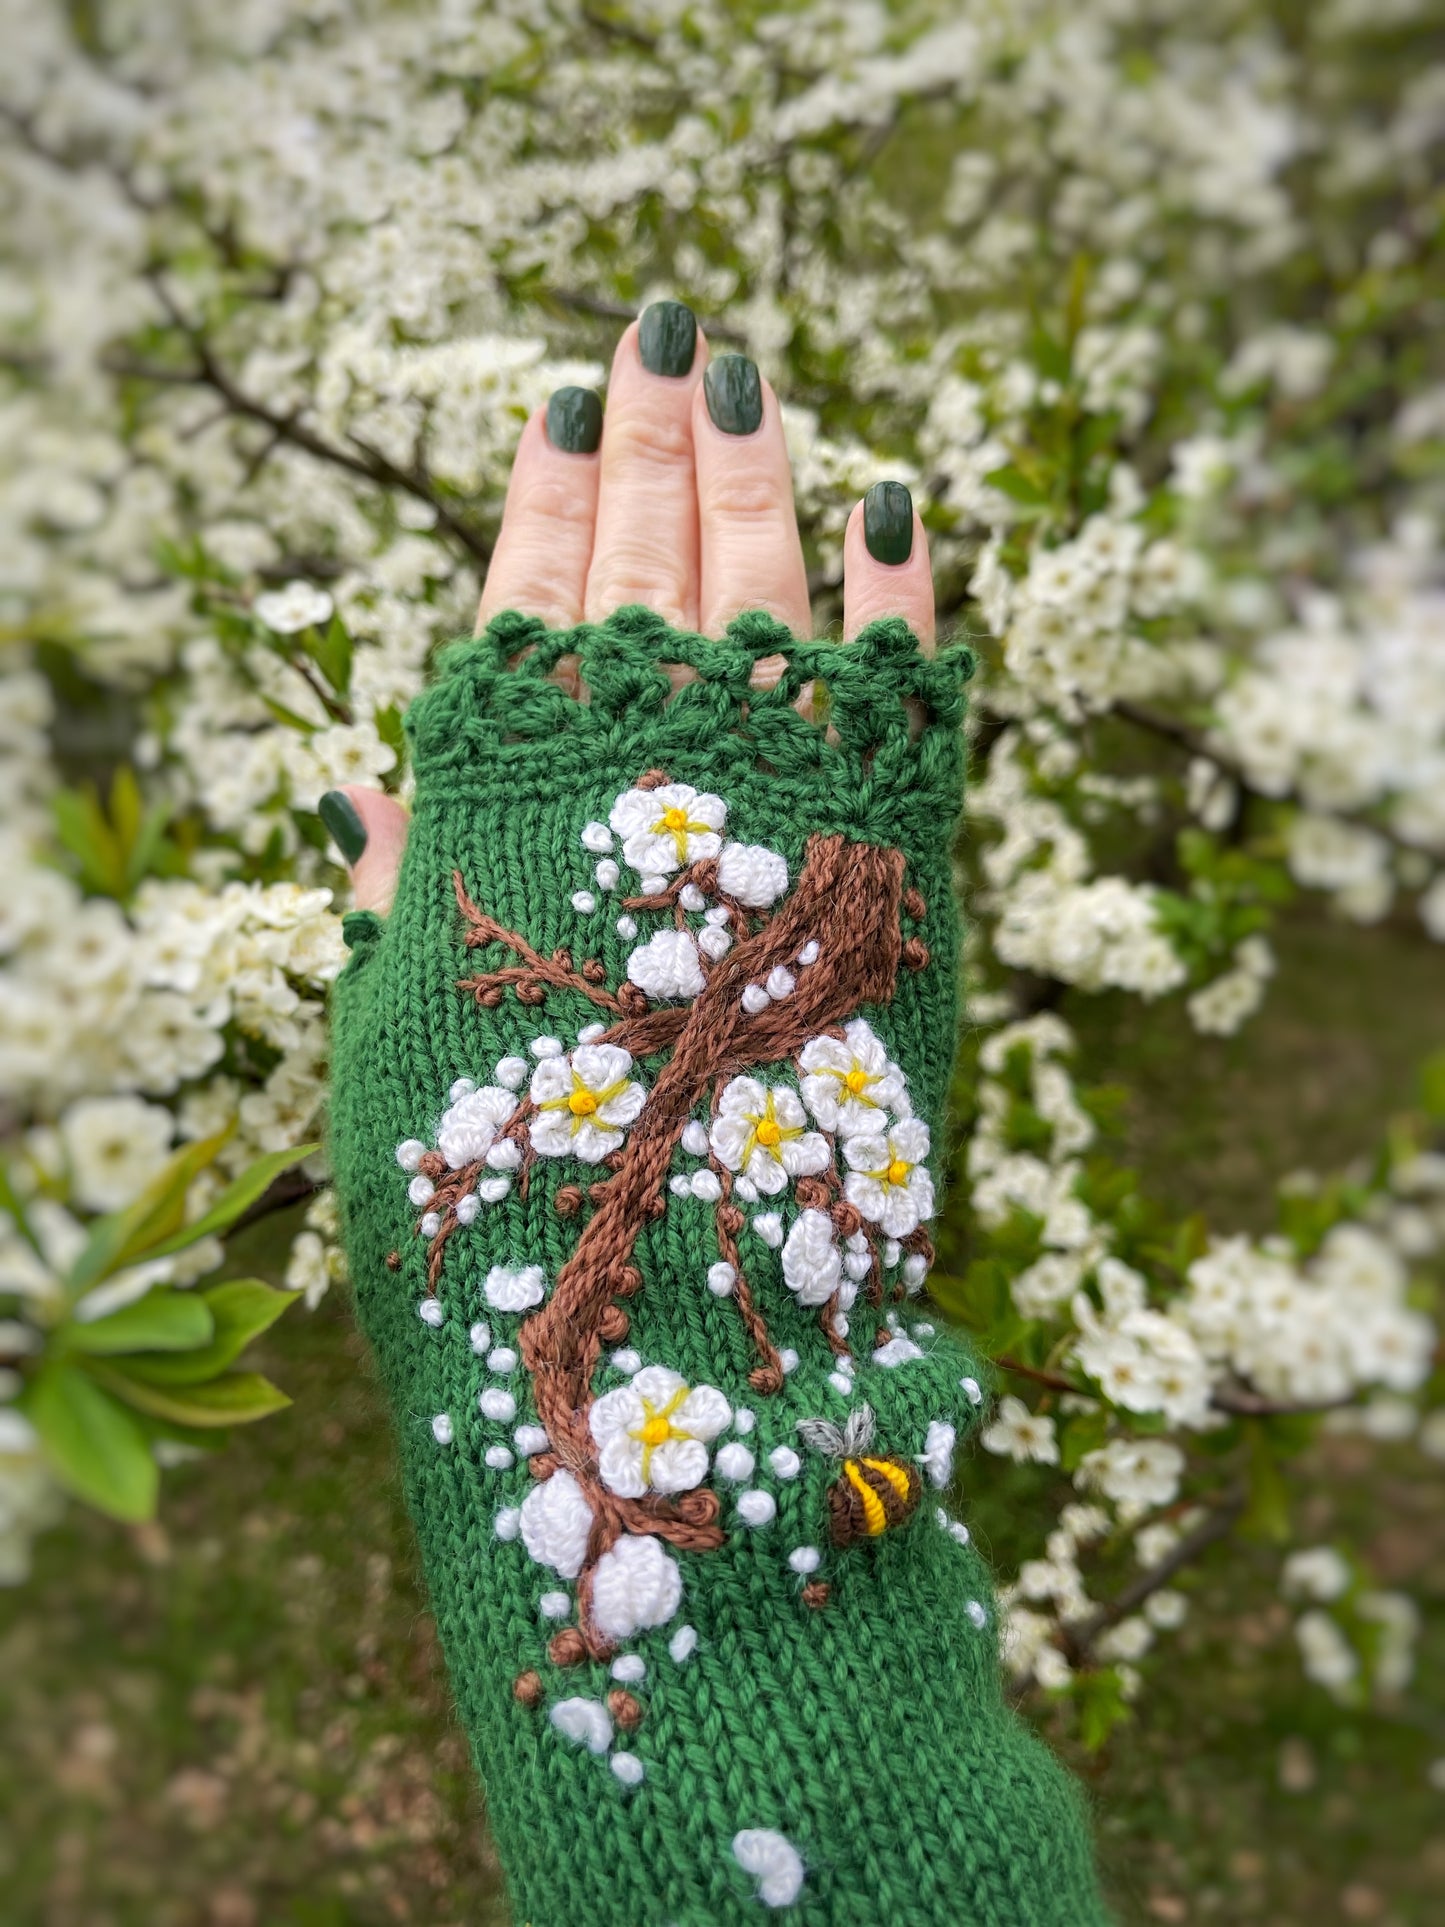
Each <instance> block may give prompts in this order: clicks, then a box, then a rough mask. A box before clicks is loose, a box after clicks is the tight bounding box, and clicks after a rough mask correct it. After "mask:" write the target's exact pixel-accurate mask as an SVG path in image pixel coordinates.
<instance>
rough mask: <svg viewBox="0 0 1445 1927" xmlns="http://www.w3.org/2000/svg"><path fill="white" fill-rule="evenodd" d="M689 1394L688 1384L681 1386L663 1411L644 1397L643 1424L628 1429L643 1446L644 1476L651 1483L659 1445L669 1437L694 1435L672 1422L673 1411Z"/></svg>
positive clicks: (687, 1437)
mask: <svg viewBox="0 0 1445 1927" xmlns="http://www.w3.org/2000/svg"><path fill="white" fill-rule="evenodd" d="M687 1396H688V1388H687V1386H686V1385H681V1386H679V1387H678V1389H677V1390H676V1391H675V1392H674V1393H673V1395H672V1397H671V1398H670V1399H669V1400H668V1401H667V1403H666V1405H664V1406H663V1408H662V1410H661V1411H658V1410H657V1408H656V1407H655V1406H654V1405H653V1404H652V1403H651V1401H650V1400H648V1399H643V1401H642V1410H643V1413H644V1417H643V1421H642V1423H641V1425H635V1426H631V1427H629V1429H628V1433H627V1436H628V1437H629V1438H631V1439H636V1440H637V1442H638V1444H639V1445H640V1446H641V1447H642V1476H643V1478H644V1479H645V1480H647V1481H648V1483H649V1484H650V1483H651V1480H652V1455H653V1453H654V1452H655V1451H656V1450H657V1448H658V1446H659V1445H666V1444H667V1441H668V1440H669V1439H690V1438H691V1437H692V1433H691V1432H685V1431H683V1429H682V1427H681V1426H678V1425H674V1424H673V1422H672V1415H673V1413H674V1412H675V1411H676V1410H677V1408H678V1407H679V1406H680V1405H681V1404H682V1402H683V1400H684V1399H686V1398H687Z"/></svg>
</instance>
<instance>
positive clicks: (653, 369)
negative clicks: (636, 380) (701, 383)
mask: <svg viewBox="0 0 1445 1927" xmlns="http://www.w3.org/2000/svg"><path fill="white" fill-rule="evenodd" d="M696 350H697V316H696V315H695V314H694V313H693V311H692V309H691V308H688V307H685V306H684V305H683V303H682V302H681V301H654V302H653V304H652V306H651V307H650V308H644V309H643V310H642V319H641V321H639V322H638V324H637V352H638V353H639V354H640V355H641V356H642V365H643V367H644V368H645V369H646V370H647V372H648V374H649V375H671V376H673V377H676V376H678V375H687V374H691V372H692V358H693V355H694V353H695V352H696Z"/></svg>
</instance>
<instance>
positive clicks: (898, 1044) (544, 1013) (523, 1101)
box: [331, 609, 1106, 1927]
mask: <svg viewBox="0 0 1445 1927" xmlns="http://www.w3.org/2000/svg"><path fill="white" fill-rule="evenodd" d="M772 657H777V658H781V660H782V674H781V676H780V678H779V680H778V681H777V683H776V686H775V687H773V688H771V689H768V690H757V689H754V688H752V687H751V678H752V676H753V672H754V670H755V668H756V665H757V664H758V663H759V662H760V661H761V660H762V659H763V658H772ZM665 663H682V664H686V665H688V667H689V669H690V670H691V671H692V672H693V673H692V677H691V679H690V680H688V681H686V682H684V683H683V685H682V686H681V687H680V688H678V689H676V690H674V689H673V688H672V686H671V684H670V682H669V680H668V678H667V676H666V674H665V672H664V670H663V668H662V667H661V665H663V664H665ZM970 666H971V665H970V660H969V658H968V656H967V654H966V652H963V651H951V652H945V653H943V654H941V655H939V656H938V657H937V658H935V659H931V660H930V659H927V658H925V657H923V656H922V655H921V654H920V653H919V651H918V649H917V645H916V642H915V639H914V637H913V636H912V634H911V633H910V632H909V630H908V629H907V628H906V626H905V625H903V624H902V623H901V622H880V623H876V624H874V625H872V626H871V627H870V628H869V629H868V630H866V631H865V632H864V634H863V635H862V636H860V637H859V638H858V639H857V640H856V641H854V642H852V643H850V644H846V645H841V644H834V643H803V642H797V641H795V640H793V639H792V638H791V637H790V636H789V635H788V634H787V633H786V632H785V631H784V630H783V629H782V628H781V627H780V626H779V625H778V624H777V623H776V622H774V621H773V620H772V619H771V618H769V617H766V616H762V615H757V614H752V615H746V616H743V617H740V618H739V619H738V620H737V621H736V622H735V623H734V624H733V625H732V627H731V629H730V630H729V632H728V635H727V637H726V638H725V639H724V640H722V641H709V640H704V639H702V638H700V637H696V636H690V635H685V634H681V633H679V632H678V631H676V630H673V629H671V628H669V627H668V626H667V625H666V624H665V623H664V622H663V621H662V620H661V619H660V618H659V617H657V616H655V615H653V614H651V613H650V612H648V611H646V610H642V609H627V610H623V611H621V612H619V613H618V614H617V615H615V616H613V617H611V618H609V619H608V620H607V621H606V622H604V623H601V624H596V625H586V626H583V627H580V628H578V629H575V630H571V631H567V632H560V633H557V632H549V631H547V630H546V629H545V628H544V627H543V626H542V625H541V624H540V623H538V622H536V621H534V620H532V619H530V618H525V617H521V616H518V615H514V614H512V615H504V616H500V617H498V618H497V619H496V620H495V621H494V622H493V623H492V624H491V626H490V628H489V629H488V630H487V632H486V633H485V634H484V635H483V636H481V637H478V638H476V639H474V640H471V641H468V642H464V643H458V644H454V645H453V646H452V647H451V648H450V649H449V650H447V651H446V652H445V654H444V655H443V658H442V660H441V664H440V669H439V674H438V678H437V680H436V681H435V683H434V684H433V686H432V687H431V688H429V689H428V690H427V691H426V693H425V694H423V695H422V696H421V697H419V698H418V699H417V701H416V702H415V703H414V704H413V706H412V708H411V711H410V713H409V715H408V717H407V719H406V728H407V733H408V736H409V738H410V742H411V748H412V754H413V761H414V767H415V771H416V802H415V810H414V815H413V818H412V824H411V830H410V835H409V839H408V843H407V849H406V855H405V859H404V862H403V867H402V873H401V879H400V883H399V887H398V890H397V896H396V901H395V905H394V907H393V909H392V911H391V913H390V914H389V916H388V917H387V918H386V919H385V920H384V921H382V920H381V919H378V918H376V917H373V916H370V915H365V914H355V915H353V916H351V917H349V918H348V919H347V922H346V931H347V937H348V940H349V942H350V943H351V945H352V957H351V960H350V962H349V964H348V966H347V968H346V970H345V972H344V973H343V975H342V977H341V979H340V980H339V982H338V984H337V987H336V993H335V999H334V1013H333V1015H334V1023H333V1032H334V1070H333V1116H332V1133H331V1137H332V1154H333V1159H334V1164H335V1170H336V1178H337V1185H338V1189H339V1194H340V1198H341V1203H342V1209H343V1220H344V1224H345V1235H346V1241H347V1246H348V1251H349V1255H350V1259H351V1266H352V1272H353V1276H354V1278H355V1281H356V1295H357V1303H358V1309H359V1313H360V1316H361V1319H362V1321H363V1323H364V1326H365V1328H366V1330H367V1332H368V1334H369V1336H370V1339H371V1341H372V1343H373V1345H374V1347H375V1349H376V1353H377V1356H378V1358H379V1361H380V1364H381V1368H382V1371H383V1374H384V1377H385V1380H386V1383H387V1387H388V1390H389V1395H390V1398H391V1401H392V1405H393V1410H394V1414H395V1421H396V1425H397V1428H398V1432H399V1437H400V1446H401V1458H402V1465H403V1469H404V1476H405V1481H406V1488H407V1495H408V1500H409V1503H410V1506H411V1510H412V1514H413V1517H414V1518H415V1521H416V1527H417V1532H418V1536H419V1539H420V1544H421V1549H422V1555H423V1560H424V1564H425V1569H426V1575H427V1581H428V1585H429V1587H430V1591H431V1596H432V1599H433V1602H434V1605H435V1609H436V1614H437V1620H438V1624H439V1627H440V1631H441V1636H442V1641H443V1644H444V1647H445V1650H446V1654H447V1659H448V1664H449V1667H450V1671H451V1677H452V1681H453V1685H454V1689H455V1692H456V1697H457V1702H458V1706H459V1709H460V1712H461V1715H462V1718H463V1720H464V1721H465V1723H466V1726H467V1728H468V1731H469V1733H470V1735H471V1739H472V1743H473V1747H474V1750H475V1755H476V1760H477V1766H478V1770H479V1772H480V1774H481V1777H482V1780H483V1783H484V1786H485V1789H486V1794H487V1801H488V1809H489V1814H490V1818H491V1823H492V1827H493V1830H494V1833H495V1836H496V1840H497V1844H498V1848H499V1850H500V1853H501V1856H502V1860H503V1863H504V1866H505V1868H506V1870H507V1876H508V1882H509V1887H510V1892H511V1898H512V1904H513V1908H514V1917H515V1919H516V1921H517V1923H518V1927H522V1923H530V1927H582V1924H583V1923H588V1924H589V1927H719V1924H721V1927H731V1924H732V1923H742V1922H749V1921H758V1920H762V1919H778V1920H781V1921H787V1922H796V1923H800V1924H802V1923H807V1924H808V1927H840V1924H841V1923H850V1924H851V1923H860V1924H861V1923H873V1922H888V1923H898V1924H899V1927H911V1923H918V1927H945V1923H947V1927H968V1924H969V1923H975V1924H976V1927H1029V1924H1031V1923H1039V1927H1043V1923H1060V1924H1062V1923H1065V1922H1068V1923H1070V1924H1071V1927H1077V1924H1078V1923H1085V1924H1087V1923H1096V1922H1103V1921H1104V1920H1105V1919H1106V1915H1105V1913H1104V1910H1103V1908H1102V1905H1101V1902H1100V1900H1099V1898H1098V1893H1097V1889H1096V1886H1095V1881H1094V1874H1093V1868H1092V1858H1091V1852H1090V1847H1089V1841H1088V1834H1087V1827H1086V1824H1085V1820H1084V1816H1083V1809H1082V1803H1081V1801H1080V1799H1079V1797H1078V1795H1077V1792H1076V1790H1075V1788H1074V1787H1073V1785H1072V1783H1071V1782H1070V1781H1069V1780H1068V1778H1067V1776H1066V1775H1065V1774H1064V1773H1063V1772H1062V1770H1061V1769H1060V1767H1059V1766H1058V1765H1057V1763H1056V1762H1055V1761H1054V1760H1053V1758H1052V1756H1051V1755H1050V1754H1049V1753H1048V1752H1047V1750H1046V1749H1045V1748H1044V1747H1043V1746H1042V1745H1041V1744H1040V1743H1039V1742H1038V1741H1037V1740H1036V1739H1035V1738H1034V1737H1033V1736H1032V1735H1031V1734H1030V1733H1029V1732H1028V1731H1027V1730H1026V1729H1025V1727H1024V1726H1023V1725H1022V1723H1021V1722H1020V1721H1019V1720H1018V1719H1017V1718H1016V1717H1015V1716H1014V1715H1013V1714H1012V1713H1011V1712H1010V1711H1009V1710H1008V1709H1007V1707H1006V1706H1005V1704H1004V1701H1003V1696H1002V1691H1001V1685H1000V1675H999V1666H998V1654H997V1624H996V1613H995V1607H994V1602H993V1595H992V1590H991V1585H990V1581H989V1577H988V1573H987V1570H986V1568H985V1565H984V1563H983V1561H982V1559H981V1558H980V1556H979V1554H978V1552H977V1551H976V1549H975V1547H974V1545H973V1544H972V1542H971V1540H970V1538H969V1535H968V1532H967V1529H966V1525H965V1524H964V1523H963V1521H962V1520H960V1519H959V1517H958V1515H957V1506H956V1503H955V1501H954V1500H953V1498H952V1497H951V1493H950V1486H951V1484H952V1463H953V1456H954V1449H955V1445H956V1442H957V1441H958V1440H960V1439H962V1437H963V1436H964V1434H965V1433H966V1432H967V1431H968V1430H970V1429H971V1428H972V1427H973V1426H974V1425H976V1424H977V1423H978V1422H979V1418H980V1411H981V1406H982V1402H983V1397H984V1394H983V1391H982V1389H981V1385H980V1381H981V1380H982V1379H983V1377H984V1374H983V1372H982V1371H981V1369H980V1367H979V1365H978V1363H977V1362H976V1361H975V1360H974V1359H972V1358H971V1356H970V1355H969V1353H968V1352H967V1350H966V1349H965V1348H964V1347H963V1346H962V1345H961V1344H960V1343H959V1342H958V1340H957V1339H956V1338H955V1337H954V1336H953V1335H951V1334H949V1333H947V1332H945V1331H944V1330H942V1329H939V1328H937V1327H936V1326H935V1324H934V1322H933V1320H932V1318H931V1317H930V1313H929V1309H928V1306H927V1303H926V1299H925V1298H924V1297H922V1296H921V1295H920V1293H921V1290H922V1288H923V1279H924V1276H925V1274H926V1271H927V1266H928V1263H929V1261H930V1259H931V1246H930V1244H929V1242H928V1235H927V1234H928V1227H929V1224H930V1222H931V1221H932V1218H933V1215H934V1210H935V1200H936V1194H937V1190H938V1186H939V1183H940V1177H941V1171H940V1156H939V1153H940V1149H941V1144H942V1132H943V1106H944V1101H945V1096H946V1091H947V1085H948V1078H949V1071H950V1067H951V1062H952V1057H953V1051H954V1042H955V1026H956V1022H957V1011H956V993H955V978H956V960H957V947H958V919H957V911H956V908H955V904H954V901H953V895H952V886H951V847H950V846H951V843H952V835H953V829H954V825H955V823H956V819H957V814H958V809H959V804H960V796H961V785H962V735H961V723H962V715H963V684H964V681H965V680H966V678H967V675H968V672H969V669H970ZM572 668H575V670H576V672H577V677H578V678H579V679H580V687H581V689H582V692H583V694H582V699H581V700H579V699H578V698H577V697H576V696H574V695H573V694H572V693H571V688H572V687H575V686H577V685H576V683H573V684H571V685H569V686H567V687H563V686H559V684H558V682H556V681H553V680H551V679H550V677H551V673H552V672H553V671H557V670H560V671H562V672H563V673H564V674H565V673H566V672H567V671H568V670H569V669H572ZM809 685H811V691H810V693H809V694H808V695H807V703H808V707H809V713H808V714H806V715H805V714H801V713H800V712H799V709H798V708H797V707H796V704H797V702H798V699H799V697H800V694H803V693H804V692H807V691H808V689H809ZM920 718H921V719H922V722H921V727H920ZM800 1425H801V1426H802V1428H803V1429H801V1430H800Z"/></svg>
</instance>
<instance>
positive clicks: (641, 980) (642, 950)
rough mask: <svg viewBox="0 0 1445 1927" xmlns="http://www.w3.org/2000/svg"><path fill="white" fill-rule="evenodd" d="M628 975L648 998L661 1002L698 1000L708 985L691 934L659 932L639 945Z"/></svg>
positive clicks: (672, 931) (694, 938) (632, 958)
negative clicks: (662, 1000) (675, 998)
mask: <svg viewBox="0 0 1445 1927" xmlns="http://www.w3.org/2000/svg"><path fill="white" fill-rule="evenodd" d="M618 928H619V929H620V928H621V924H620V923H619V925H618ZM627 975H628V977H629V978H630V979H631V981H632V982H633V983H635V984H636V985H637V988H638V989H639V990H640V991H642V992H643V993H644V994H645V995H646V996H648V997H654V998H657V999H659V1000H661V999H665V998H669V997H697V996H699V995H700V994H701V992H702V990H703V988H704V986H705V985H706V982H707V979H706V978H705V977H704V976H703V974H702V964H701V963H700V961H699V959H698V948H697V939H696V937H694V936H693V934H692V932H691V931H690V930H659V931H658V932H657V934H656V935H655V936H653V937H649V938H648V940H647V942H646V943H643V944H639V945H638V947H637V948H636V950H634V951H633V952H632V954H631V955H630V956H629V957H628V959H627Z"/></svg>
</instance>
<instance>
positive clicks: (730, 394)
mask: <svg viewBox="0 0 1445 1927" xmlns="http://www.w3.org/2000/svg"><path fill="white" fill-rule="evenodd" d="M702 386H703V392H704V394H705V395H706V396H707V412H708V413H709V415H711V416H712V419H713V425H714V427H716V428H720V429H722V431H723V433H724V434H725V435H751V434H752V433H753V431H754V430H755V429H756V428H757V426H758V424H759V423H760V422H761V421H762V419H763V384H762V383H761V382H760V381H759V380H758V367H757V363H756V362H754V361H749V360H748V358H747V356H746V355H719V356H718V358H717V360H716V361H710V362H709V363H708V366H707V373H706V374H705V375H704V376H703V378H702Z"/></svg>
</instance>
